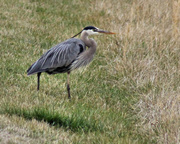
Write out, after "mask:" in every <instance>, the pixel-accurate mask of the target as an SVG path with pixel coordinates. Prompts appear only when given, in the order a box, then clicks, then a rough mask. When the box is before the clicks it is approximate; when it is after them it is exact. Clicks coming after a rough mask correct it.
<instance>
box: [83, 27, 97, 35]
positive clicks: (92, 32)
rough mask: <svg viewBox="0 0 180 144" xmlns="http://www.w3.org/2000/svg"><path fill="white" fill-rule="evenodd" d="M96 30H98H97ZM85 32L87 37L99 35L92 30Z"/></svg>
mask: <svg viewBox="0 0 180 144" xmlns="http://www.w3.org/2000/svg"><path fill="white" fill-rule="evenodd" d="M97 29H98V28H97ZM86 32H87V33H88V34H89V35H98V34H99V33H98V32H95V31H93V30H86Z"/></svg>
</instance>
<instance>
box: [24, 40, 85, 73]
mask: <svg viewBox="0 0 180 144" xmlns="http://www.w3.org/2000/svg"><path fill="white" fill-rule="evenodd" d="M85 50H86V46H85V44H84V42H83V41H82V40H80V39H76V38H71V39H68V40H66V41H64V42H62V43H60V44H58V45H56V46H54V47H52V48H51V49H50V50H48V51H47V52H46V53H44V54H43V55H42V56H41V58H40V59H39V60H37V61H36V62H35V63H34V64H33V65H32V66H31V67H30V68H29V69H28V71H27V72H28V75H31V74H35V73H39V72H46V73H48V74H56V73H64V72H69V71H70V70H71V69H72V68H73V67H72V66H71V65H72V63H73V62H75V61H78V56H80V54H81V53H82V52H84V51H85ZM76 63H77V62H76Z"/></svg>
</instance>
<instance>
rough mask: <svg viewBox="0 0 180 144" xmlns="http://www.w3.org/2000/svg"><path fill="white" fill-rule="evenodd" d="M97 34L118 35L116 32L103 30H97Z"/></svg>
mask: <svg viewBox="0 0 180 144" xmlns="http://www.w3.org/2000/svg"><path fill="white" fill-rule="evenodd" d="M97 32H98V33H103V34H116V33H114V32H110V31H105V30H101V29H99V30H97Z"/></svg>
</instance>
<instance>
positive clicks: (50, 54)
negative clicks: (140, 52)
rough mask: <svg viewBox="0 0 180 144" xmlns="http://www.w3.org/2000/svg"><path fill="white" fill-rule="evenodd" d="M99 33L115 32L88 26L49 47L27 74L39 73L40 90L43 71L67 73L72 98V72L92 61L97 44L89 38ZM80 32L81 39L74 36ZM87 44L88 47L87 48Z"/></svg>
mask: <svg viewBox="0 0 180 144" xmlns="http://www.w3.org/2000/svg"><path fill="white" fill-rule="evenodd" d="M99 33H103V34H115V33H113V32H109V31H104V30H101V29H99V28H97V27H94V26H87V27H85V28H84V29H83V30H82V31H80V32H79V33H78V34H76V35H75V36H73V37H72V38H70V39H68V40H66V41H64V42H62V43H59V44H58V45H56V46H54V47H52V48H51V49H49V50H48V51H47V52H46V53H44V54H43V55H42V56H41V58H40V59H38V60H37V61H36V62H35V63H34V64H32V65H31V67H30V68H29V69H28V70H27V74H28V75H32V74H36V73H37V90H39V86H40V76H41V73H42V72H46V73H48V74H57V73H67V91H68V98H69V99H70V98H71V96H70V86H69V75H70V72H71V71H72V70H74V69H77V68H79V67H81V66H85V65H87V64H88V63H90V62H91V61H92V59H93V56H94V54H95V52H96V47H97V44H96V42H95V41H94V40H93V39H92V38H90V39H89V38H88V36H89V35H93V34H99ZM79 34H81V39H77V38H74V37H76V36H77V35H79ZM86 46H87V47H88V49H86Z"/></svg>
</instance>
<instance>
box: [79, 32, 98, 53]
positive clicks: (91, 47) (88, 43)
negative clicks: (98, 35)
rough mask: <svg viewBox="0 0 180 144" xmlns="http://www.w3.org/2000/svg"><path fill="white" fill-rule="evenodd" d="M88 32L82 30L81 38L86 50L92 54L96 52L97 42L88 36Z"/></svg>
mask: <svg viewBox="0 0 180 144" xmlns="http://www.w3.org/2000/svg"><path fill="white" fill-rule="evenodd" d="M88 36H89V35H88V33H87V32H86V31H82V33H81V40H82V41H83V42H84V43H85V45H86V46H87V47H88V51H89V52H90V53H91V54H94V53H95V52H96V47H97V44H96V42H95V41H94V40H93V39H89V38H88Z"/></svg>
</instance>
